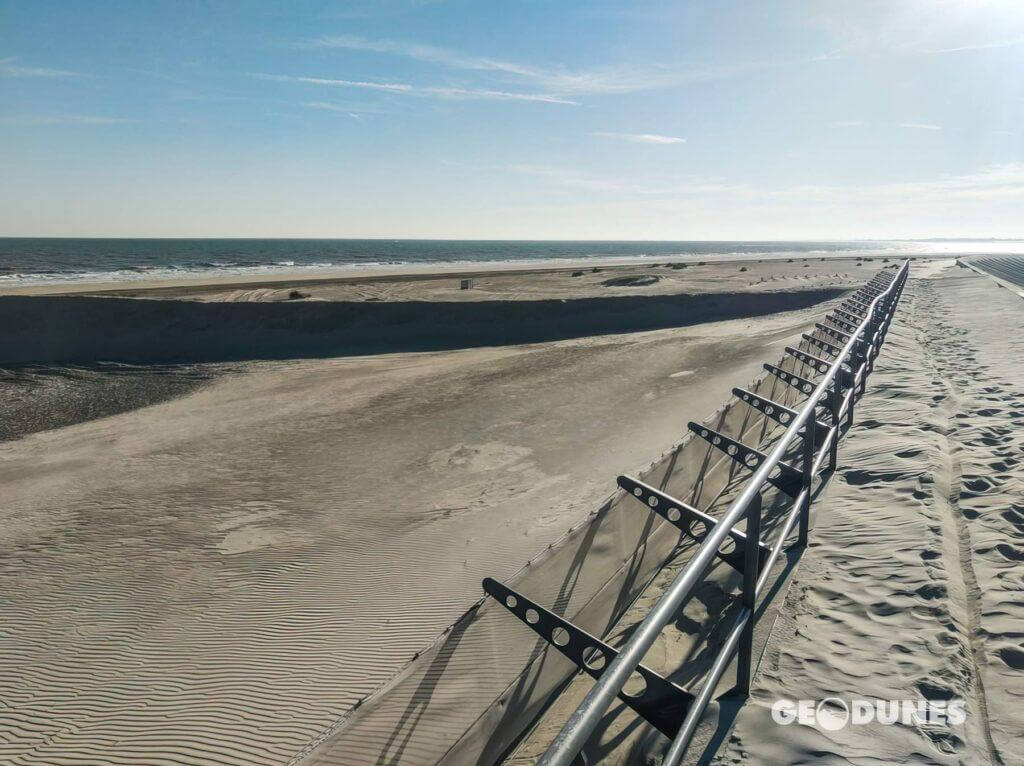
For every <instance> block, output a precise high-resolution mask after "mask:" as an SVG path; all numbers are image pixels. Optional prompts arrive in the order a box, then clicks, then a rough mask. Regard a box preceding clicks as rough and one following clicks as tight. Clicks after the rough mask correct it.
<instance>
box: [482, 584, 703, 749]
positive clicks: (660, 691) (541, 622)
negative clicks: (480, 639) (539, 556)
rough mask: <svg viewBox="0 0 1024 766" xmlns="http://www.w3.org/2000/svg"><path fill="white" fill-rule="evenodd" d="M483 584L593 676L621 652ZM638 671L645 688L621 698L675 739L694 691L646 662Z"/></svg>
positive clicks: (529, 603) (510, 594) (530, 603)
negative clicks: (646, 665)
mask: <svg viewBox="0 0 1024 766" xmlns="http://www.w3.org/2000/svg"><path fill="white" fill-rule="evenodd" d="M483 587H484V591H485V592H486V593H487V595H488V596H490V597H491V598H493V599H494V600H495V601H497V602H498V603H499V604H501V605H502V606H504V607H505V608H506V609H507V610H508V611H510V612H511V613H512V614H514V615H515V616H516V617H518V618H519V620H520V621H522V622H523V624H525V625H526V626H527V627H528V628H530V629H531V630H532V631H533V632H534V633H536V634H537V635H538V636H540V637H541V638H543V639H544V640H545V641H547V642H548V644H550V645H551V646H553V647H555V649H557V650H558V651H559V652H561V653H562V654H563V655H565V656H566V657H568V658H569V659H570V660H571V661H572V662H574V663H576V666H577V667H578V668H579V669H580V670H582V671H583V672H585V673H587V674H588V675H589V676H590V677H591V678H595V679H597V678H600V677H601V674H602V673H603V672H604V669H605V668H606V667H608V665H609V664H611V662H612V660H614V659H615V658H616V657H618V656H619V652H618V651H617V650H616V649H613V648H612V647H610V646H609V645H608V644H606V643H605V642H604V641H602V640H601V639H599V638H597V637H596V636H592V635H591V634H590V633H587V632H586V631H585V630H582V629H581V628H577V627H576V626H575V625H573V624H572V623H571V622H569V621H567V620H563V619H562V618H561V617H559V616H558V615H557V614H555V613H554V612H552V611H550V610H548V609H545V608H544V607H542V606H540V604H537V603H535V602H533V601H531V600H530V599H528V598H526V597H525V596H523V595H522V594H520V593H517V592H516V591H514V590H512V589H511V588H509V587H506V586H505V585H502V584H501V583H500V582H498V581H497V580H494V579H492V578H490V577H486V578H484V581H483ZM636 672H637V673H638V674H639V675H640V676H641V677H642V678H643V681H644V688H643V690H642V691H638V692H637V694H635V695H634V694H626V692H625V690H623V691H621V692H619V699H620V700H622V701H623V702H624V703H625V704H626V705H627V706H629V707H630V708H632V709H633V710H634V711H635V712H636V713H637V714H638V715H640V716H641V717H643V718H644V719H646V720H647V721H648V722H649V723H650V724H651V725H652V726H655V727H656V728H657V729H658V730H659V731H660V732H661V733H662V734H664V735H665V736H666V737H668V738H669V739H672V738H673V737H675V735H676V733H677V732H678V731H679V725H680V724H681V723H682V721H683V719H684V718H685V717H686V713H687V711H689V709H690V706H691V705H692V704H693V695H692V694H690V693H689V692H687V691H686V690H684V689H682V688H681V687H680V686H678V685H677V684H674V683H672V682H671V681H669V680H668V679H667V678H665V677H664V676H661V675H659V674H657V673H655V672H654V671H653V670H650V669H649V668H647V667H645V666H643V665H637V668H636ZM627 688H628V687H627Z"/></svg>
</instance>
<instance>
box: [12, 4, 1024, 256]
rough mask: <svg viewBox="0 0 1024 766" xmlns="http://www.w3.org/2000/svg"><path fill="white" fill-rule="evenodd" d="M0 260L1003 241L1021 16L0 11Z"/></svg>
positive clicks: (1015, 11)
mask: <svg viewBox="0 0 1024 766" xmlns="http://www.w3.org/2000/svg"><path fill="white" fill-rule="evenodd" d="M0 175H2V177H3V178H4V182H3V184H0V234H5V235H28V236H32V235H57V236H59V235H81V236H254V237H259V236H312V237H374V236H386V237H442V238H447V237H452V238H525V239H546V238H565V239H575V238H582V239H801V238H803V239H814V238H848V237H863V238H871V237H924V236H933V237H938V236H949V237H976V236H977V237H1021V236H1024V2H1021V0H799V1H798V0H773V1H772V2H768V1H767V0H765V1H764V2H757V1H756V0H745V1H743V2H731V1H730V0H716V1H715V2H704V1H703V0H701V1H700V2H696V1H694V2H650V3H648V2H633V3H625V2H618V3H612V2H602V1H601V0H587V1H580V0H563V1H561V2H546V1H545V2H542V1H540V0H504V1H503V2H500V3H499V2H493V3H488V2H469V1H463V0H457V1H456V0H452V1H451V2H445V1H444V0H437V1H435V2H431V1H430V0H418V1H417V0H376V1H374V2H369V1H368V0H367V1H366V2H363V1H362V0H355V1H353V2H333V3H331V2H312V1H311V0H293V2H255V1H253V2H233V3H228V2H214V1H212V0H208V1H207V2H198V1H196V0H176V1H175V2H155V1H154V2H145V1H142V0H138V1H135V2H75V3H68V2H48V1H47V0H33V1H32V2H14V1H5V0H0Z"/></svg>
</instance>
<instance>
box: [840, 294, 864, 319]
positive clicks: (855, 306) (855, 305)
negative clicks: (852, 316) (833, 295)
mask: <svg viewBox="0 0 1024 766" xmlns="http://www.w3.org/2000/svg"><path fill="white" fill-rule="evenodd" d="M843 305H844V306H849V307H850V308H851V309H852V310H853V311H859V312H860V315H861V318H863V317H866V316H867V315H868V312H869V311H870V310H871V304H870V303H864V302H863V301H858V300H856V299H855V298H847V299H846V300H845V301H843Z"/></svg>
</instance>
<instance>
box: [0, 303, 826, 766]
mask: <svg viewBox="0 0 1024 766" xmlns="http://www.w3.org/2000/svg"><path fill="white" fill-rule="evenodd" d="M616 289H617V288H616ZM623 289H630V288H623ZM807 299H808V296H800V295H797V296H795V297H794V298H793V300H794V301H795V303H794V304H793V305H792V306H790V307H794V306H796V307H799V306H801V305H805V304H803V303H802V302H801V301H804V300H807ZM25 300H27V299H25ZM52 300H56V299H52ZM77 300H90V301H95V302H96V303H95V305H96V306H100V307H101V308H100V309H99V310H100V311H106V310H107V306H109V305H114V304H113V303H111V304H103V302H104V301H107V300H108V299H106V298H90V299H84V298H82V299H77ZM755 300H756V299H755ZM761 300H764V301H766V303H764V304H761V306H762V309H763V308H764V307H765V306H768V307H772V308H786V307H787V306H786V305H785V303H784V302H783V301H784V300H785V298H784V297H783V296H767V297H765V298H763V299H761ZM139 303H140V304H141V303H149V302H145V301H140V302H139ZM71 305H74V306H77V305H78V304H77V303H76V301H74V300H73V301H72V304H71ZM152 305H154V306H157V305H159V302H156V301H154V302H152ZM239 305H241V307H242V310H254V309H252V307H250V306H246V305H244V304H215V305H212V307H211V308H208V309H204V308H203V306H202V305H201V304H196V306H199V311H203V310H208V311H210V312H213V313H212V314H211V315H206V316H213V315H218V316H219V314H216V312H220V311H224V312H230V311H237V310H239V309H238V307H239ZM371 305H372V304H371ZM751 305H753V306H754V308H756V306H757V305H759V304H756V303H754V304H747V306H746V307H744V306H740V307H738V308H735V307H734V308H733V309H730V310H738V311H743V312H747V311H751V310H753V309H752V308H751ZM194 307H195V306H189V307H188V308H189V309H192V308H194ZM268 307H269V308H270V309H271V310H275V309H278V308H285V309H291V308H292V307H291V306H289V305H285V306H281V304H260V305H258V306H256V309H258V310H259V311H263V310H265V309H267V308H268ZM298 308H299V309H301V310H308V309H310V308H312V310H313V311H314V312H315V311H316V310H317V309H316V308H315V307H313V306H311V305H303V306H298ZM138 311H139V312H141V313H140V314H139V315H138V316H140V317H143V316H148V315H147V314H146V313H145V312H147V311H151V309H149V308H148V307H144V308H139V309H138ZM562 311H563V310H562V309H558V308H557V307H556V309H555V311H554V312H552V314H551V315H549V319H550V317H551V316H554V317H556V318H558V317H563V316H566V314H564V313H562ZM640 313H641V315H642V314H643V311H642V310H640ZM816 313H817V311H815V310H799V311H792V312H788V313H780V314H770V315H763V316H759V317H757V318H756V319H732V320H729V321H724V322H713V323H708V324H691V325H689V326H684V327H678V328H666V329H659V330H653V331H646V332H633V333H630V334H608V335H603V336H599V337H581V338H569V339H566V340H559V341H555V342H547V343H540V344H534V345H506V346H499V347H493V348H467V349H461V350H454V351H440V352H430V353H412V354H410V353H399V354H390V355H380V356H372V357H349V358H338V359H318V360H317V359H314V360H304V361H274V362H260V363H251V364H250V365H249V367H248V371H247V372H245V373H244V374H231V375H227V376H224V377H221V378H219V379H217V380H214V381H213V382H211V383H210V384H208V385H206V386H205V387H203V388H201V389H199V390H198V391H195V392H193V393H191V394H189V395H188V396H185V397H181V398H177V399H174V400H171V401H166V402H163V403H161V404H157V405H154V406H151V407H147V408H144V409H138V410H133V411H130V412H125V413H122V414H118V415H115V416H112V417H106V418H101V419H97V420H93V421H91V422H85V423H80V424H78V425H74V426H70V427H66V428H61V429H59V430H50V431H43V432H40V433H35V434H33V435H31V436H27V437H25V438H21V439H18V440H16V441H10V442H6V443H3V444H0V456H2V458H3V460H2V462H0V483H2V486H3V487H4V494H5V503H4V520H5V549H6V553H5V560H4V568H3V573H2V577H3V592H4V594H5V604H4V607H5V624H6V626H7V633H6V636H5V639H4V649H5V657H6V658H7V660H6V662H5V663H4V665H3V667H2V668H0V690H2V696H3V698H4V700H5V701H6V702H7V707H5V708H4V709H3V711H0V760H6V761H8V762H11V763H21V764H51V763H57V762H59V763H67V764H74V763H83V764H84V763H95V762H97V761H102V762H103V763H110V764H137V763H140V762H145V763H154V764H156V763H189V764H203V763H209V764H271V763H285V762H288V761H289V759H292V758H295V757H298V756H299V755H301V754H304V753H307V752H308V751H309V748H310V747H311V746H313V745H315V744H317V743H319V742H320V741H321V739H322V738H323V737H324V736H325V735H326V734H329V733H333V732H334V727H335V726H336V725H337V724H338V723H339V722H344V721H346V720H348V719H347V716H349V715H350V714H351V712H352V711H353V710H354V709H356V708H357V706H358V705H359V703H360V700H363V699H364V698H367V697H369V696H371V695H373V694H374V693H375V692H378V691H379V690H380V689H382V688H385V687H387V686H388V685H389V684H391V683H394V682H395V681H396V680H398V681H401V679H402V678H406V677H411V676H409V675H408V674H409V673H413V672H414V671H415V672H420V670H422V669H426V670H427V671H428V673H430V674H433V673H438V672H443V667H444V656H445V655H444V652H442V655H441V661H440V662H437V663H435V662H433V661H431V662H429V663H428V664H427V665H425V666H421V665H418V664H416V663H413V664H412V665H408V664H407V663H409V662H410V661H412V660H413V659H414V658H415V657H416V656H417V655H422V656H423V657H428V656H430V657H433V656H434V655H433V654H431V653H432V652H435V648H436V647H438V646H440V647H442V648H446V649H445V651H447V650H450V649H451V648H452V647H453V646H455V645H457V644H458V642H459V639H460V637H462V636H464V635H465V634H464V632H463V630H462V628H455V629H451V630H449V631H447V632H445V628H446V627H447V626H450V625H451V624H452V623H453V622H454V621H455V620H456V619H457V618H458V617H459V616H460V615H462V614H463V613H464V612H465V610H466V609H467V607H469V606H471V605H472V603H473V602H474V601H475V600H476V599H477V598H478V597H479V593H480V591H479V582H480V580H481V578H482V577H484V576H486V575H494V576H498V577H502V578H505V577H509V576H511V575H512V574H513V573H515V572H516V571H517V570H519V569H520V568H521V567H522V566H523V564H524V563H525V562H527V561H530V560H531V559H533V560H536V559H538V557H543V556H544V555H548V556H566V555H570V558H571V555H575V554H574V553H573V549H570V548H565V547H562V548H560V549H557V550H556V549H552V550H551V551H550V552H549V553H547V554H545V553H544V551H545V550H546V549H547V548H548V546H549V545H550V544H551V543H553V542H555V541H557V540H558V539H559V538H560V537H562V536H563V535H564V533H565V531H566V530H567V529H569V528H570V527H576V528H577V530H578V529H579V528H580V527H579V525H580V524H581V523H582V522H583V521H585V520H586V519H587V518H588V517H589V516H590V514H591V513H592V512H593V511H594V510H595V509H596V508H599V507H600V506H601V504H602V502H603V501H604V500H605V499H606V498H607V496H608V493H609V492H610V491H611V489H612V488H613V484H612V481H613V478H614V476H615V475H616V474H617V473H620V472H622V471H636V470H638V469H640V468H642V467H643V466H644V465H646V464H647V463H648V462H649V461H650V459H651V458H652V457H654V456H657V455H658V454H659V453H660V452H663V451H666V450H668V449H669V448H670V447H671V446H672V445H673V444H674V443H675V442H676V441H677V439H678V437H679V433H680V431H681V429H682V423H681V418H682V415H681V413H683V412H688V411H691V410H692V409H697V410H699V411H703V412H710V411H712V410H713V409H714V407H715V405H716V403H718V402H719V401H721V400H722V399H723V398H724V397H725V396H726V395H727V393H728V390H729V387H730V386H731V385H732V383H733V382H734V381H735V380H736V379H737V378H740V379H749V378H750V377H752V376H753V375H754V374H755V372H756V370H757V368H758V366H759V365H760V362H761V360H762V349H763V348H764V346H765V345H766V344H772V343H777V342H781V341H783V340H785V339H787V338H791V337H793V336H794V335H796V334H798V333H799V332H800V331H801V330H802V329H805V328H806V327H808V325H809V324H810V323H811V322H812V321H813V317H814V315H815V314H816ZM657 314H658V312H657V311H656V312H655V313H654V315H655V316H657ZM104 316H108V317H110V318H109V319H108V320H105V321H108V322H109V324H107V325H105V326H106V327H107V328H108V329H109V330H110V331H111V333H113V331H114V330H115V329H116V328H117V327H118V325H117V323H116V321H115V318H114V316H112V315H109V314H106V315H104ZM182 316H184V314H182V315H178V319H181V317H182ZM188 316H195V314H194V313H193V314H189V315H188ZM36 318H37V319H39V320H40V321H43V320H46V317H45V316H42V315H37V316H36ZM420 318H422V315H420ZM21 321H24V319H22V320H21ZM51 321H56V320H51ZM78 321H81V317H80V315H79V319H78ZM586 321H588V322H589V321H591V320H590V319H587V320H586ZM201 324H202V323H199V324H198V325H197V324H192V325H188V328H187V329H188V330H189V332H190V333H193V331H198V329H201ZM166 329H167V330H168V333H171V332H173V331H174V330H175V325H174V324H173V323H172V324H170V325H167V328H166ZM21 332H27V330H25V328H24V327H22V330H21ZM209 332H210V333H211V335H213V334H215V332H216V327H215V326H211V327H210V328H209ZM550 332H552V334H554V335H556V336H558V337H561V336H560V335H559V334H560V333H564V330H562V329H559V328H556V329H554V330H551V331H550ZM288 334H289V336H290V337H291V338H294V337H295V335H296V333H295V329H294V327H289V328H288ZM139 337H143V334H142V333H141V332H140V334H139ZM169 337H173V336H169ZM193 337H194V336H193ZM19 348H22V349H24V348H27V347H26V346H20V347H19ZM56 348H57V350H53V349H51V355H53V356H60V355H61V354H60V353H58V350H59V349H67V348H72V346H71V345H65V346H57V347H56ZM96 348H101V349H102V348H109V347H107V346H96ZM136 348H138V347H136ZM680 371H693V372H694V374H693V375H689V376H676V377H673V376H674V375H676V374H677V373H679V372H680ZM382 445H383V446H382ZM623 519H624V521H625V522H626V523H625V524H623V525H619V526H616V525H615V524H612V523H611V520H609V521H608V523H607V524H606V525H604V527H603V529H604V532H603V533H602V534H598V535H597V536H596V538H595V542H594V545H593V546H591V547H589V548H584V549H581V550H582V553H581V555H583V556H584V561H585V564H586V565H585V566H583V563H584V561H581V562H580V565H578V566H576V567H575V568H574V569H573V571H575V572H576V575H575V576H573V577H572V578H571V579H570V581H569V583H568V585H567V596H566V597H567V598H568V597H569V596H571V597H572V598H573V599H576V600H577V601H578V602H580V603H583V602H586V601H587V600H590V599H591V598H592V597H593V595H594V592H595V591H596V590H600V588H601V587H602V586H603V584H604V583H605V582H606V581H607V579H608V577H609V569H608V565H609V564H610V563H611V572H612V574H614V572H615V570H616V567H617V566H618V565H619V564H620V563H621V562H622V561H625V560H627V559H628V558H629V557H630V555H631V553H633V552H634V551H635V550H636V548H637V544H638V542H642V541H643V540H644V539H645V538H646V537H647V535H648V534H649V533H650V531H651V529H650V525H649V521H648V520H647V518H646V517H645V516H639V515H633V514H632V513H631V514H629V515H627V516H624V517H623ZM669 545H670V546H671V542H670V541H669ZM650 550H651V555H650V556H649V558H648V559H647V560H646V563H644V564H643V566H642V567H640V568H638V569H637V574H636V577H637V578H640V577H641V575H642V573H643V571H648V570H649V569H650V568H651V567H653V566H655V565H656V563H657V561H658V560H659V559H658V557H657V556H656V555H655V554H657V553H658V549H657V548H656V546H654V545H652V546H651V548H650ZM576 552H577V553H578V552H579V551H576ZM612 562H616V563H612ZM638 585H639V580H638V582H637V584H636V585H635V586H630V588H633V587H637V586H638ZM630 588H627V591H628V590H629V589H630ZM611 606H612V607H614V606H615V604H614V601H613V602H612V603H611ZM439 635H440V636H442V640H441V642H440V643H439V644H435V645H434V647H435V648H432V642H433V641H434V640H435V639H436V637H438V636H439ZM465 640H466V641H467V642H468V641H469V640H470V638H469V637H468V636H466V637H465ZM486 646H488V647H489V648H486V650H485V652H484V654H476V655H474V656H475V657H477V658H480V657H489V658H494V656H495V653H497V655H499V656H498V658H497V659H498V661H496V662H489V665H490V666H491V667H492V669H494V670H496V672H493V673H488V674H481V673H477V674H475V675H470V676H467V677H464V678H468V679H469V682H468V685H463V686H456V687H447V691H444V692H443V691H442V690H440V689H438V690H437V694H436V696H435V697H434V698H433V703H432V704H434V705H435V707H433V708H431V709H430V710H426V709H424V710H419V709H416V708H414V709H410V710H409V711H405V709H406V707H407V706H408V704H409V699H410V698H402V697H393V698H392V699H393V700H395V702H394V703H393V704H397V705H398V710H397V715H398V719H399V720H401V721H403V722H404V723H403V725H402V726H401V727H399V728H396V727H394V726H392V727H391V728H390V729H388V730H386V731H383V732H382V734H381V735H380V737H379V738H377V739H365V740H363V742H364V745H363V746H364V747H365V748H366V753H365V758H364V757H363V756H360V757H359V758H358V759H357V761H356V762H362V761H366V762H369V763H375V762H377V761H378V760H379V759H380V758H381V757H382V753H384V754H388V753H389V754H390V755H385V756H384V761H383V762H393V761H395V760H397V761H402V760H404V761H405V762H412V763H416V762H424V761H423V760H422V758H427V759H429V758H431V757H433V756H431V755H429V754H431V753H441V754H443V752H444V751H445V750H446V749H448V748H449V747H451V744H452V742H454V740H456V739H457V738H458V737H459V735H460V732H462V731H464V730H465V729H466V728H469V727H471V726H472V725H473V724H474V721H476V720H477V719H478V718H479V716H481V715H485V714H486V715H489V713H488V712H487V711H488V708H489V706H490V705H491V704H492V703H493V701H494V700H495V698H496V697H498V696H500V695H501V693H502V690H503V689H504V688H505V686H506V685H507V684H508V683H509V681H510V679H512V678H515V674H516V673H517V672H519V671H520V670H521V669H522V667H523V663H524V660H525V659H528V658H529V656H530V653H531V647H530V645H529V644H521V645H519V646H518V647H516V648H509V649H504V648H503V647H500V646H493V645H490V644H487V645H486ZM403 668H405V669H404V670H403ZM453 668H454V665H453ZM403 674H406V675H403ZM424 688H426V687H424ZM452 688H456V689H458V691H459V695H458V696H457V697H448V698H446V697H445V696H444V695H445V694H447V693H450V691H451V689H452ZM416 699H422V697H420V698H416ZM369 707H370V703H365V704H364V705H363V707H362V708H361V709H369ZM404 711H405V712H404ZM403 712H404V714H403ZM447 713H450V715H447ZM439 714H440V715H441V719H440V720H441V721H442V724H441V728H440V729H437V728H433V727H432V726H431V725H426V724H427V723H428V722H431V721H433V722H436V721H437V720H438V718H437V716H438V715H439ZM418 720H421V721H422V722H423V723H424V725H422V726H418V725H416V721H418ZM460 727H462V728H460ZM395 737H397V739H395ZM334 752H335V754H336V753H337V752H338V751H334ZM396 753H404V756H401V757H399V756H395V754H396ZM392 756H395V757H394V758H393V757H392ZM389 759H390V760H389ZM342 762H345V763H349V762H352V760H347V759H345V758H343V759H342ZM427 762H429V760H428V761H427Z"/></svg>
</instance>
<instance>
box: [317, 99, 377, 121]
mask: <svg viewBox="0 0 1024 766" xmlns="http://www.w3.org/2000/svg"><path fill="white" fill-rule="evenodd" d="M303 106H304V107H306V108H307V109H322V110H324V111H326V112H338V113H339V114H345V115H348V116H349V117H351V118H352V119H354V120H360V119H362V118H361V117H360V116H359V115H358V114H356V113H355V112H353V111H352V110H351V109H349V108H348V107H346V106H341V105H339V104H332V103H330V102H329V101H306V102H305V103H303Z"/></svg>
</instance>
